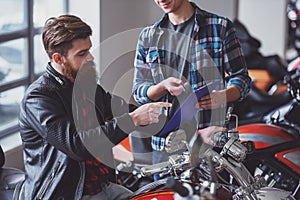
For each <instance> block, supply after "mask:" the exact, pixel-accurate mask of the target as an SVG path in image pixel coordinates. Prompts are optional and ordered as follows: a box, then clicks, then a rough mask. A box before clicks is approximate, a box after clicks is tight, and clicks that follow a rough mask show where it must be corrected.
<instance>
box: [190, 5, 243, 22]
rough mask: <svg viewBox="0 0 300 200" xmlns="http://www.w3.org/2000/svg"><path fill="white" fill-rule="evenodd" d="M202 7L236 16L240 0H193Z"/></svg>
mask: <svg viewBox="0 0 300 200" xmlns="http://www.w3.org/2000/svg"><path fill="white" fill-rule="evenodd" d="M192 1H193V2H195V3H196V4H197V5H198V6H199V7H200V8H202V9H204V10H207V11H210V12H213V13H216V14H219V15H222V16H225V17H228V18H229V19H231V20H233V19H234V18H236V3H237V1H238V0H192Z"/></svg>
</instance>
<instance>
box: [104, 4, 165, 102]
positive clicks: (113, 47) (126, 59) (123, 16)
mask: <svg viewBox="0 0 300 200" xmlns="http://www.w3.org/2000/svg"><path fill="white" fill-rule="evenodd" d="M100 13H101V16H100V24H101V48H100V50H101V75H102V76H101V85H102V86H103V87H104V88H105V89H106V90H108V91H110V92H112V93H114V94H117V95H119V96H121V97H123V98H125V99H126V100H128V101H129V99H130V96H131V87H132V80H133V61H134V55H135V49H136V44H137V40H138V35H139V33H140V31H141V29H142V28H143V27H145V26H147V25H149V24H152V23H153V22H155V21H156V20H158V19H159V18H160V17H161V16H162V11H161V10H160V9H159V8H158V7H157V6H156V4H155V3H154V1H153V0H101V11H100Z"/></svg>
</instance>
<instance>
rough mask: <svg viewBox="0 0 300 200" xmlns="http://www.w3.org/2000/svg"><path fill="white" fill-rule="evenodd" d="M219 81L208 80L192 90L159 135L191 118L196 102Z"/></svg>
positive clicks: (217, 84)
mask: <svg viewBox="0 0 300 200" xmlns="http://www.w3.org/2000/svg"><path fill="white" fill-rule="evenodd" d="M219 84H220V81H213V82H209V83H208V84H206V85H204V86H202V87H201V88H200V89H199V90H198V91H197V92H192V93H191V94H190V95H189V96H188V97H187V98H186V99H185V100H184V101H183V103H182V104H181V106H180V107H179V108H178V109H177V110H176V111H175V113H174V115H173V116H172V118H171V119H170V120H169V121H168V122H167V124H166V125H165V126H164V128H163V129H162V131H161V132H160V133H159V136H164V135H165V134H167V133H169V132H171V131H173V130H174V129H176V128H178V127H179V126H180V125H183V124H185V123H186V122H189V121H190V120H192V119H193V117H194V115H195V114H196V113H197V111H198V110H199V109H197V108H195V105H196V103H197V102H198V101H199V100H200V99H201V98H202V97H204V96H206V95H208V94H209V93H210V92H211V91H212V90H213V89H215V88H216V86H219Z"/></svg>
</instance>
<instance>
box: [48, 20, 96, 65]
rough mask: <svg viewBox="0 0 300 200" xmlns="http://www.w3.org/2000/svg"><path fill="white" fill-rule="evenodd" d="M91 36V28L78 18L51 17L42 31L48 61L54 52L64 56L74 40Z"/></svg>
mask: <svg viewBox="0 0 300 200" xmlns="http://www.w3.org/2000/svg"><path fill="white" fill-rule="evenodd" d="M91 35H92V29H91V27H90V26H89V25H87V24H86V23H85V22H83V21H82V20H81V19H80V18H79V17H76V16H74V15H61V16H59V17H51V18H49V19H48V20H47V21H46V23H45V26H44V29H43V43H44V48H45V50H46V52H47V54H48V56H49V58H50V59H51V58H52V55H53V53H55V52H58V53H60V54H62V55H64V56H66V55H67V52H68V50H69V49H71V48H72V42H73V41H74V40H76V39H85V38H87V37H88V36H91Z"/></svg>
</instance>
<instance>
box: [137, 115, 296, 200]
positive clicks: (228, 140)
mask: <svg viewBox="0 0 300 200" xmlns="http://www.w3.org/2000/svg"><path fill="white" fill-rule="evenodd" d="M232 116H234V117H235V118H236V120H237V119H238V117H237V116H236V115H234V114H230V117H232ZM185 139H186V135H185V132H184V131H182V130H180V129H179V130H177V131H174V132H172V133H170V134H169V136H168V137H167V138H166V151H167V152H169V153H171V154H172V155H171V156H170V157H169V160H168V161H166V162H162V163H158V164H154V165H149V166H144V167H142V168H141V174H142V175H143V176H151V175H153V174H155V173H159V174H160V175H161V177H162V179H160V180H158V181H155V182H153V183H150V184H148V185H145V186H143V187H141V188H140V189H138V190H137V191H135V192H134V194H133V196H132V197H131V200H146V199H158V200H159V199H203V200H207V199H216V200H219V199H222V200H224V199H225V200H226V199H234V200H240V199H245V200H246V199H247V200H255V199H272V200H273V199H295V198H294V197H293V196H292V195H291V192H288V191H285V190H283V189H279V188H275V187H271V186H268V185H266V182H265V179H264V177H263V176H261V175H255V176H253V175H252V174H251V173H250V171H249V170H248V169H247V167H246V165H244V164H243V162H244V161H245V159H246V157H247V156H248V155H249V154H251V152H252V151H253V147H254V144H253V142H245V141H244V142H243V143H242V142H241V141H240V139H239V131H238V123H236V127H235V128H234V129H227V130H226V131H223V132H218V133H215V134H214V136H213V138H212V140H213V148H209V147H208V146H206V145H205V144H204V143H203V142H202V140H201V139H200V136H199V135H195V136H194V138H193V139H192V140H191V141H190V143H189V144H188V143H187V142H186V141H185ZM182 149H184V151H183V152H182V153H181V154H174V152H178V151H179V150H182ZM224 172H226V173H227V174H229V176H228V177H229V179H228V181H227V180H226V178H224V177H226V176H224V175H223V174H222V173H224ZM166 176H167V177H166ZM164 177H166V178H164Z"/></svg>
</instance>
